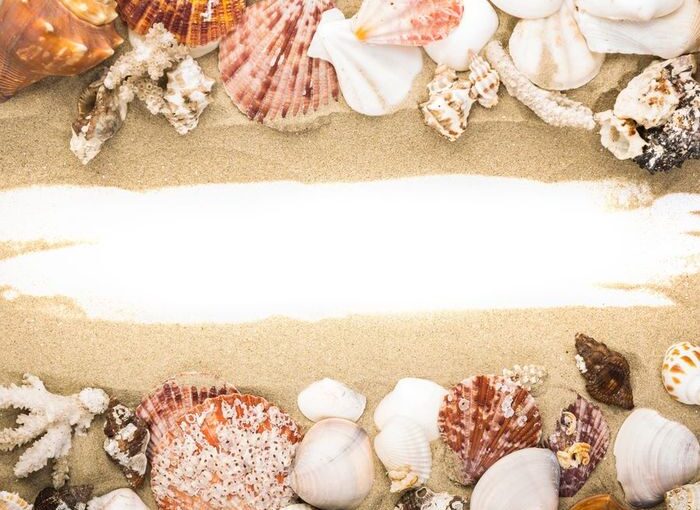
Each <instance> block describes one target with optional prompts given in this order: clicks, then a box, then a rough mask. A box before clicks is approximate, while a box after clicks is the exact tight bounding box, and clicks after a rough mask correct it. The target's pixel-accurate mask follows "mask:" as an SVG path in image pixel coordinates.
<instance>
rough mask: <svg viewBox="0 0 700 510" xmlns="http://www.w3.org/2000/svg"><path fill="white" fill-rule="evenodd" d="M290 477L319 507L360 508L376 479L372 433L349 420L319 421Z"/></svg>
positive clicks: (303, 495) (300, 449)
mask: <svg viewBox="0 0 700 510" xmlns="http://www.w3.org/2000/svg"><path fill="white" fill-rule="evenodd" d="M289 481H290V484H291V487H292V490H294V492H296V493H297V495H299V497H300V498H301V499H303V500H304V501H305V502H307V503H309V504H310V505H313V506H315V507H317V508H321V509H323V510H344V509H352V508H356V507H357V506H359V505H360V504H361V503H362V501H363V500H364V499H365V498H366V497H367V495H368V494H369V492H370V490H371V489H372V484H373V482H374V460H373V455H372V445H371V444H370V440H369V436H368V435H367V433H366V432H365V431H364V429H362V428H361V427H360V426H358V425H356V424H355V423H353V422H351V421H349V420H343V419H340V418H330V419H327V420H322V421H320V422H318V423H316V424H315V425H314V426H313V427H311V428H310V429H309V431H308V432H307V433H306V436H304V439H303V440H302V442H301V443H300V444H299V447H298V448H297V453H296V456H295V458H294V464H293V465H292V472H291V474H290V476H289Z"/></svg>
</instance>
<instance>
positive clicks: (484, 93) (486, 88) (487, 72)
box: [468, 50, 501, 108]
mask: <svg viewBox="0 0 700 510" xmlns="http://www.w3.org/2000/svg"><path fill="white" fill-rule="evenodd" d="M468 53H469V58H470V63H469V81H470V82H471V84H472V97H475V98H476V100H477V101H478V102H479V104H480V105H481V106H483V107H484V108H493V107H494V106H496V105H497V104H498V89H499V88H500V86H501V78H500V77H499V76H498V73H497V72H496V71H494V70H493V69H492V68H491V65H490V64H489V63H488V62H486V61H485V60H484V59H483V58H481V57H480V56H479V55H477V54H476V53H474V52H472V51H471V50H469V51H468Z"/></svg>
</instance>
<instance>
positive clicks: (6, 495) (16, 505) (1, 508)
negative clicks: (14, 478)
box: [0, 491, 32, 510]
mask: <svg viewBox="0 0 700 510" xmlns="http://www.w3.org/2000/svg"><path fill="white" fill-rule="evenodd" d="M31 509H32V505H30V504H29V503H27V502H26V501H24V500H23V499H22V498H21V497H19V494H15V493H14V492H5V491H2V492H0V510H31Z"/></svg>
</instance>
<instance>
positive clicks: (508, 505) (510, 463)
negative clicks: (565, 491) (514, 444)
mask: <svg viewBox="0 0 700 510" xmlns="http://www.w3.org/2000/svg"><path fill="white" fill-rule="evenodd" d="M469 508H470V510H512V509H514V508H519V509H523V510H525V509H533V510H534V509H537V510H557V508H559V464H558V463H557V458H556V457H555V456H554V454H553V453H552V452H550V451H549V450H545V449H542V448H526V449H524V450H520V451H517V452H513V453H511V454H509V455H506V456H505V457H503V458H502V459H500V460H499V461H498V462H496V463H495V464H494V465H493V466H491V468H490V469H489V470H488V471H486V473H484V476H483V477H482V478H481V480H479V483H477V484H476V487H474V492H472V498H471V501H470V506H469Z"/></svg>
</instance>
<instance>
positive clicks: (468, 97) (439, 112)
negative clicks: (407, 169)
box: [420, 65, 498, 142]
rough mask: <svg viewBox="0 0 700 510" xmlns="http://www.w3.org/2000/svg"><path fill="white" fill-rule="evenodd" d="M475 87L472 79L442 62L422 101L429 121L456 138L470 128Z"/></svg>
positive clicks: (433, 126)
mask: <svg viewBox="0 0 700 510" xmlns="http://www.w3.org/2000/svg"><path fill="white" fill-rule="evenodd" d="M472 87H473V86H472V83H471V82H470V81H469V80H463V79H457V73H455V71H454V69H450V68H449V67H446V66H444V65H439V66H438V67H437V68H436V69H435V77H434V78H433V81H431V82H430V83H428V93H429V96H428V100H427V101H426V102H425V103H421V104H420V110H421V112H423V119H424V121H425V124H426V125H427V126H429V127H431V128H433V129H435V130H436V131H437V132H438V133H440V134H441V135H442V136H444V137H445V138H447V139H448V140H449V141H451V142H454V141H456V140H457V139H458V138H459V137H460V136H461V135H462V133H464V131H466V129H467V120H468V118H469V112H471V109H472V105H473V104H474V102H475V100H474V99H473V98H472ZM496 97H498V96H496Z"/></svg>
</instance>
